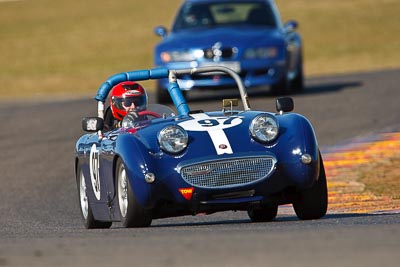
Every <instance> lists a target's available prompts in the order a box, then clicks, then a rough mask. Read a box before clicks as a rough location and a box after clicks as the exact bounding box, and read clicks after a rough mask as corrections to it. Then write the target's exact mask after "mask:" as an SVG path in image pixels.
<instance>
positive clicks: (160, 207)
mask: <svg viewBox="0 0 400 267" xmlns="http://www.w3.org/2000/svg"><path fill="white" fill-rule="evenodd" d="M152 73H155V72H154V71H153V70H150V71H133V72H127V73H125V74H122V75H121V74H117V75H114V76H111V77H110V78H109V79H108V80H107V82H105V83H104V84H103V85H102V86H101V87H100V88H99V90H98V93H97V95H96V99H100V100H102V101H103V100H105V99H106V97H107V95H108V92H109V90H110V88H109V86H112V85H113V84H114V83H116V82H117V81H118V82H120V81H121V79H122V80H123V79H129V80H135V79H138V80H145V79H152V78H154V77H158V78H163V77H165V76H168V70H166V69H157V70H156V73H157V74H154V75H153V74H152ZM124 77H125V78H124ZM169 88H170V94H171V97H172V99H173V102H174V103H175V105H176V108H177V109H178V110H181V111H180V112H179V113H180V114H178V115H177V116H170V117H167V118H159V119H153V120H149V121H145V122H142V123H141V124H140V126H138V127H137V128H135V129H133V128H128V129H124V128H119V129H115V130H113V131H110V132H106V133H104V134H103V135H104V136H103V137H102V138H99V135H98V134H97V133H95V134H85V135H83V136H82V137H81V138H80V139H79V140H78V141H77V143H76V168H77V166H78V165H79V166H80V167H81V169H82V171H83V174H84V177H85V181H86V185H87V187H88V190H87V194H88V198H89V203H90V205H91V207H92V211H93V215H94V217H95V219H96V220H100V221H108V220H111V221H118V220H120V215H119V211H118V200H117V198H116V188H115V184H114V183H115V181H114V173H115V164H116V160H117V158H121V159H122V160H123V162H124V163H125V165H126V171H127V175H128V178H129V182H130V184H131V186H132V188H133V192H134V195H135V197H136V198H137V201H138V203H139V204H140V205H141V206H142V207H144V208H146V209H151V210H152V211H153V212H152V214H153V218H159V217H165V216H177V215H185V214H195V213H197V212H215V211H219V210H227V209H233V210H239V209H246V208H247V206H246V205H248V204H249V203H252V205H254V203H259V204H262V203H268V201H271V199H274V201H276V196H277V194H279V193H280V192H284V191H285V190H286V189H287V188H294V189H297V190H303V189H306V188H309V187H311V186H312V185H313V184H314V182H315V181H316V180H317V179H318V174H319V166H320V165H319V162H320V158H319V149H318V143H317V140H316V137H315V134H314V130H313V127H312V125H311V124H310V122H309V121H308V120H307V119H306V118H305V117H303V116H302V115H300V114H296V113H283V114H275V113H269V112H265V111H253V110H248V111H235V112H228V113H224V112H221V111H214V112H206V113H205V114H203V116H204V115H207V116H208V117H209V118H211V119H213V118H218V119H219V120H220V121H223V122H226V121H227V120H229V121H233V120H232V119H237V118H240V120H241V121H240V122H241V123H239V124H237V125H236V126H233V127H230V128H226V129H224V130H223V132H224V133H225V135H226V137H227V139H228V140H229V143H230V146H231V148H232V151H233V153H232V154H226V153H225V154H221V155H218V154H217V153H216V148H215V147H214V144H213V141H212V140H211V138H210V136H209V133H208V132H207V131H191V130H188V131H187V132H188V135H189V143H188V147H187V148H186V149H185V150H184V151H183V152H181V153H180V154H178V155H169V154H167V153H165V152H163V151H162V150H161V149H160V147H159V144H158V141H157V134H158V133H159V132H160V130H161V129H163V128H164V127H165V126H167V125H177V124H178V125H180V124H183V123H185V122H190V121H193V120H194V119H193V117H194V116H195V115H191V114H190V109H189V107H188V105H187V104H186V102H185V100H184V98H183V96H182V94H181V92H180V89H179V86H178V85H177V83H176V82H174V81H171V84H170V87H169ZM261 113H268V114H270V115H271V116H274V117H275V118H276V120H277V121H278V123H279V137H278V138H277V139H276V140H275V141H273V142H271V143H268V144H261V143H259V142H257V141H255V140H254V139H253V138H252V137H251V135H250V132H249V125H250V123H251V121H252V120H253V118H255V117H256V116H257V115H259V114H261ZM94 144H95V145H96V147H97V149H98V151H99V155H100V156H99V159H100V161H99V166H100V168H99V176H100V200H98V199H96V197H95V193H94V190H93V187H92V185H91V178H90V162H89V161H90V159H89V155H90V151H91V148H92V146H93V145H94ZM305 153H307V154H310V155H311V157H312V163H311V164H308V165H307V164H303V163H302V162H301V160H300V157H301V155H303V154H305ZM266 155H268V156H272V157H273V158H275V159H276V161H277V164H276V168H275V169H274V170H273V171H272V173H271V175H270V176H268V177H267V178H265V179H263V180H260V181H258V182H254V183H251V184H246V185H242V186H233V187H227V188H217V189H210V188H201V187H196V186H192V185H190V184H188V183H187V182H186V181H184V180H183V179H182V177H181V176H180V173H179V172H178V170H179V169H180V168H181V167H182V166H185V165H190V164H193V163H199V162H204V161H212V160H223V159H233V158H235V159H236V158H237V159H240V158H244V157H260V156H266ZM149 172H151V173H154V174H155V176H156V180H155V182H154V183H152V184H149V183H147V182H146V181H145V179H144V177H145V174H146V173H149ZM190 187H194V194H193V197H192V199H191V200H186V199H185V198H184V197H183V196H182V194H181V193H180V192H179V190H178V189H179V188H190ZM246 190H254V192H255V193H254V195H253V196H247V197H236V198H227V199H218V200H215V199H214V200H213V199H210V196H212V195H215V194H225V193H232V192H240V191H246ZM278 202H279V204H284V203H289V202H290V200H288V199H285V198H280V199H279V200H278ZM166 203H168V209H166V208H164V207H165V204H166Z"/></svg>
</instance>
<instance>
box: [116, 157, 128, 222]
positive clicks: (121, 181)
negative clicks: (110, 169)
mask: <svg viewBox="0 0 400 267" xmlns="http://www.w3.org/2000/svg"><path fill="white" fill-rule="evenodd" d="M118 203H119V210H120V212H121V216H122V217H124V218H125V217H126V214H127V211H128V204H129V203H128V177H127V176H126V170H125V166H124V165H123V164H121V165H120V167H119V170H118Z"/></svg>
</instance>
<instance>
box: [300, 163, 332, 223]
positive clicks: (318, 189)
mask: <svg viewBox="0 0 400 267" xmlns="http://www.w3.org/2000/svg"><path fill="white" fill-rule="evenodd" d="M319 158H320V169H319V177H318V181H317V182H316V183H314V185H313V186H312V187H311V188H309V189H307V190H305V191H301V192H299V193H298V194H297V196H296V197H295V200H294V201H293V208H294V211H295V212H296V215H297V217H298V218H299V219H300V220H313V219H319V218H321V217H323V216H325V214H326V211H327V209H328V188H327V184H326V175H325V168H324V163H323V160H322V157H321V155H320V156H319Z"/></svg>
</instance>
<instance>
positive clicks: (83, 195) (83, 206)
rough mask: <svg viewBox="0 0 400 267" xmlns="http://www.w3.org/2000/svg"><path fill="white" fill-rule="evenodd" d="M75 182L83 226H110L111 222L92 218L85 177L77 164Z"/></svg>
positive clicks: (94, 227) (97, 227) (96, 227)
mask: <svg viewBox="0 0 400 267" xmlns="http://www.w3.org/2000/svg"><path fill="white" fill-rule="evenodd" d="M76 184H77V186H78V194H79V207H80V211H81V215H82V219H83V224H84V225H85V228H86V229H101V228H110V227H111V225H112V222H102V221H97V220H95V219H94V216H93V212H92V208H91V206H90V203H89V198H88V196H87V187H86V182H85V178H84V176H83V172H82V170H81V168H80V166H79V165H78V169H77V175H76Z"/></svg>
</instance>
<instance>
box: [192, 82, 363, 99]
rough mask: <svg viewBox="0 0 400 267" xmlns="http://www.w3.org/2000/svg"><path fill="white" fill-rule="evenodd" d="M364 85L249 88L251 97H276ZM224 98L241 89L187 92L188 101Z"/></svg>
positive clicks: (340, 89) (311, 93)
mask: <svg viewBox="0 0 400 267" xmlns="http://www.w3.org/2000/svg"><path fill="white" fill-rule="evenodd" d="M362 85H363V83H362V82H360V81H354V82H332V83H321V84H316V83H312V84H310V85H307V86H306V88H304V90H303V91H302V92H298V93H288V94H282V95H277V94H272V93H271V91H270V90H269V88H268V87H257V88H249V89H247V93H248V96H249V97H266V98H274V97H279V96H283V95H286V96H297V95H313V94H326V93H333V92H338V91H342V90H346V89H351V88H355V87H361V86H362ZM223 98H240V95H239V91H238V90H237V89H215V90H211V89H210V90H207V89H203V90H202V89H199V90H193V91H189V92H187V93H186V100H187V102H189V103H190V102H204V101H215V100H216V99H223Z"/></svg>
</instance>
